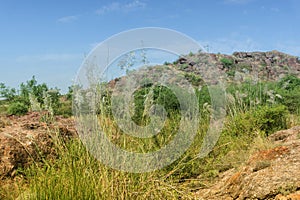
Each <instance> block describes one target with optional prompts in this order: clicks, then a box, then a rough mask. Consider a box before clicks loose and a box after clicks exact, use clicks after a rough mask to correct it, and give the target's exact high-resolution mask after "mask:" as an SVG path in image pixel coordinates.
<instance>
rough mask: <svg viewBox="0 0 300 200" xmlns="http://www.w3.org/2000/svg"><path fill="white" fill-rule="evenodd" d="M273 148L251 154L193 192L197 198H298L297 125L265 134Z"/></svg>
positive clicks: (299, 158)
mask: <svg viewBox="0 0 300 200" xmlns="http://www.w3.org/2000/svg"><path fill="white" fill-rule="evenodd" d="M269 139H270V141H272V142H273V143H274V144H276V147H275V148H272V149H269V150H263V151H259V152H257V153H255V154H254V155H252V156H251V157H250V158H249V160H248V162H247V163H246V164H245V165H244V166H242V167H241V168H240V169H239V170H235V169H231V170H228V171H227V172H224V173H223V174H222V175H221V176H220V180H218V181H217V183H216V184H215V185H214V186H212V187H210V188H207V189H202V190H200V191H198V192H197V197H199V198H200V199H282V200H284V199H300V170H299V166H300V126H297V127H294V128H291V129H289V130H284V131H278V132H276V133H274V134H272V135H271V136H270V137H269Z"/></svg>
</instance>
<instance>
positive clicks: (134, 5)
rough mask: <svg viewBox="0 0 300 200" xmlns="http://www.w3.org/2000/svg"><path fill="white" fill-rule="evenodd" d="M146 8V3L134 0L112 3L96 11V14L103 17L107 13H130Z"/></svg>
mask: <svg viewBox="0 0 300 200" xmlns="http://www.w3.org/2000/svg"><path fill="white" fill-rule="evenodd" d="M145 7H146V3H144V2H142V1H139V0H134V1H132V2H129V3H126V4H122V3H119V2H113V3H110V4H108V5H105V6H102V7H101V8H100V9H98V10H97V11H96V14H98V15H104V14H106V13H109V12H116V11H121V12H130V11H134V10H139V9H143V8H145Z"/></svg>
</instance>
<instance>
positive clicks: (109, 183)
mask: <svg viewBox="0 0 300 200" xmlns="http://www.w3.org/2000/svg"><path fill="white" fill-rule="evenodd" d="M297 87H298V86H297V85H296V86H295V87H294V88H292V89H291V90H290V91H292V92H294V91H298V89H297ZM270 91H273V92H270ZM227 92H228V94H227V102H228V105H227V108H226V113H227V115H226V119H225V125H224V129H223V130H222V133H221V136H220V138H219V140H218V142H217V144H216V145H215V146H214V147H213V150H212V151H211V152H210V153H209V155H208V156H206V157H204V158H201V159H200V158H198V153H199V151H200V149H201V145H202V143H203V138H204V136H205V135H206V133H207V130H208V128H209V122H210V114H211V106H210V103H211V102H210V98H209V93H208V90H207V88H205V87H203V89H202V90H201V91H199V93H197V95H198V97H199V104H200V113H201V115H200V116H201V118H200V119H199V127H198V131H197V133H196V136H195V138H194V140H193V142H192V144H191V146H190V148H189V149H188V150H187V151H186V152H185V153H184V154H183V155H182V156H181V157H180V158H179V159H177V160H176V161H175V162H174V163H172V164H171V165H169V166H166V167H164V168H162V169H160V170H156V171H152V172H147V173H129V172H122V171H118V170H114V169H111V168H110V167H108V166H105V165H104V164H102V163H101V162H99V161H98V160H97V159H95V158H94V157H93V156H92V155H91V154H90V153H89V151H87V149H86V147H85V146H84V145H83V144H82V142H81V141H80V140H79V139H76V138H74V139H72V140H70V141H68V142H64V141H61V140H60V139H56V140H57V142H56V144H57V145H56V148H57V152H58V157H57V159H54V160H44V161H43V162H41V163H38V164H35V165H32V166H31V167H30V168H28V169H23V170H20V171H19V174H20V175H19V176H18V177H20V180H19V181H18V183H19V189H16V188H17V187H9V188H7V187H4V186H3V187H2V186H1V187H0V188H1V189H0V192H1V195H0V197H1V198H4V199H14V198H16V197H17V196H19V199H107V200H109V199H196V197H195V195H194V192H195V191H197V190H198V189H199V188H203V187H207V183H209V182H210V181H213V180H214V179H215V178H217V177H218V175H219V174H220V173H222V172H223V171H226V170H228V169H231V168H238V167H239V166H241V165H242V164H243V163H245V161H246V160H247V159H248V158H249V156H250V154H252V153H253V152H256V151H258V150H261V149H266V148H270V145H271V144H269V142H268V141H267V139H266V136H267V135H270V134H272V133H273V132H274V131H276V130H280V129H284V128H289V127H290V126H292V125H299V124H300V123H299V122H300V117H299V112H298V109H293V108H292V107H289V106H294V105H295V102H296V103H297V100H296V98H295V101H288V102H285V101H284V99H280V98H279V96H280V94H284V95H285V96H291V95H289V93H286V91H282V90H280V88H279V87H278V85H276V83H269V82H268V83H267V82H266V83H258V84H255V85H253V83H251V82H246V83H244V84H239V85H234V84H233V85H230V86H229V87H228V88H227ZM281 92H282V93H281ZM141 94H144V93H141ZM276 94H278V95H279V96H278V95H276ZM296 94H298V93H296ZM293 97H295V96H293ZM157 99H158V100H157V101H159V98H157ZM170 102H171V101H168V103H170ZM138 103H140V102H138ZM175 103H176V102H175ZM168 106H169V107H172V106H171V105H168ZM139 107H140V108H141V109H143V108H144V107H145V105H143V102H141V103H140V104H139ZM106 109H107V108H106ZM106 111H107V110H106ZM108 113H110V111H108ZM139 113H142V114H143V112H141V111H139ZM169 114H170V113H169ZM171 116H172V117H171V118H168V119H167V121H166V122H165V124H164V128H163V130H162V131H161V133H160V134H158V135H156V136H155V137H152V138H150V139H149V138H148V139H141V138H136V137H132V136H128V135H126V134H124V133H123V132H122V131H121V130H120V129H119V128H118V126H117V125H116V122H115V121H114V119H113V118H112V117H111V115H109V114H108V115H107V114H105V115H104V114H103V115H101V116H100V118H99V120H100V122H101V124H102V125H103V126H104V129H105V132H106V135H107V136H108V138H109V139H110V140H111V141H112V142H113V143H115V144H116V145H118V146H120V147H122V148H124V149H126V150H130V151H134V152H140V153H143V152H149V151H155V150H158V149H160V148H161V147H162V146H163V145H165V144H167V143H168V142H169V141H171V140H172V139H173V134H174V131H176V130H178V122H179V120H178V117H179V116H177V115H174V114H173V115H171ZM136 120H137V121H138V120H139V118H136ZM186 126H188V124H186ZM49 134H53V135H58V134H55V132H54V133H49ZM53 138H54V139H55V136H53ZM267 165H268V163H265V162H262V163H260V165H259V166H257V170H259V169H263V168H264V167H266V166H267Z"/></svg>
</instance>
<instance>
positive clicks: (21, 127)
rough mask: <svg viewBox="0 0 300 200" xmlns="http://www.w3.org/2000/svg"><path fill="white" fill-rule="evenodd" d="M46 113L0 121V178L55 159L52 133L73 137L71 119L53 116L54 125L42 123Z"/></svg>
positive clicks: (73, 130) (74, 133)
mask: <svg viewBox="0 0 300 200" xmlns="http://www.w3.org/2000/svg"><path fill="white" fill-rule="evenodd" d="M47 116H48V115H47V113H45V112H44V113H38V112H32V113H28V114H27V115H25V116H22V117H16V116H11V117H8V118H4V117H2V118H0V127H1V128H0V178H1V177H5V176H13V175H14V174H15V172H16V169H17V168H18V167H26V166H28V165H30V164H31V163H32V162H34V161H38V160H41V159H43V158H46V157H49V156H55V151H54V148H53V145H54V141H53V134H54V132H56V133H57V132H58V133H59V134H60V135H61V136H62V138H68V137H74V136H75V135H76V131H75V128H74V123H73V120H72V119H64V118H60V117H57V118H56V119H55V121H56V122H55V123H46V122H43V120H45V118H46V117H47Z"/></svg>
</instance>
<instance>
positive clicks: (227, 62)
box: [220, 58, 233, 68]
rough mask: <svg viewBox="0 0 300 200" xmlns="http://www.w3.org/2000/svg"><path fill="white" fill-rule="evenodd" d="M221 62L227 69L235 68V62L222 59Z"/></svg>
mask: <svg viewBox="0 0 300 200" xmlns="http://www.w3.org/2000/svg"><path fill="white" fill-rule="evenodd" d="M220 62H221V63H222V64H223V66H224V67H226V68H231V67H232V66H233V60H232V59H229V58H221V59H220Z"/></svg>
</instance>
